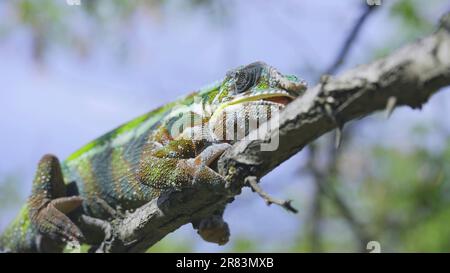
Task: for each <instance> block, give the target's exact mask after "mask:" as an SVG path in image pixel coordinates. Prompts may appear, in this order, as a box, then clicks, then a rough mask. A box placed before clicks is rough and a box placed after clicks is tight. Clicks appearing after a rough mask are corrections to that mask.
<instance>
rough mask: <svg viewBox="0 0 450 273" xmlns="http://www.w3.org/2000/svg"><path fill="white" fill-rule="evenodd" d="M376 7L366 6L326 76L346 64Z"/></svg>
mask: <svg viewBox="0 0 450 273" xmlns="http://www.w3.org/2000/svg"><path fill="white" fill-rule="evenodd" d="M375 7H376V6H371V5H365V8H364V10H363V12H362V13H361V15H360V16H359V18H358V20H356V22H355V24H354V25H353V28H352V30H351V31H350V33H349V35H348V36H347V39H345V42H344V44H343V45H342V48H341V50H340V51H339V54H338V55H337V57H336V60H335V61H334V63H333V64H332V65H331V66H330V67H329V68H328V69H326V70H325V74H329V75H332V74H334V73H335V72H336V70H337V69H338V68H339V67H340V66H341V65H342V64H343V63H344V60H345V58H346V57H347V54H348V53H349V52H350V49H351V48H352V45H353V42H354V41H355V40H356V37H358V34H359V32H360V30H361V29H362V27H363V25H364V23H365V22H366V21H367V18H369V15H370V14H371V13H372V12H373V11H374V10H376V8H375Z"/></svg>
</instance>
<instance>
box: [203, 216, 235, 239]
mask: <svg viewBox="0 0 450 273" xmlns="http://www.w3.org/2000/svg"><path fill="white" fill-rule="evenodd" d="M197 233H198V234H199V235H200V236H201V237H202V239H203V240H205V241H207V242H211V243H216V244H218V245H224V244H226V243H227V242H228V240H229V238H230V229H229V228H228V224H227V223H226V222H225V221H224V220H223V218H222V217H221V216H218V215H213V216H211V217H209V218H206V219H202V220H201V221H200V224H199V226H198V231H197Z"/></svg>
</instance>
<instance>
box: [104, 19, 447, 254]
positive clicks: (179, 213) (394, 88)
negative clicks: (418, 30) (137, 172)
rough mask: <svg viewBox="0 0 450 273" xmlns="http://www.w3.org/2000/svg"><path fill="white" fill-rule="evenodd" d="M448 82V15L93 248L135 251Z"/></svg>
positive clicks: (316, 92) (292, 109) (297, 105)
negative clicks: (210, 181)
mask: <svg viewBox="0 0 450 273" xmlns="http://www.w3.org/2000/svg"><path fill="white" fill-rule="evenodd" d="M449 85H450V14H447V15H445V16H444V17H443V19H442V20H441V24H440V26H439V28H438V29H437V30H436V32H435V33H433V34H432V35H430V36H428V37H426V38H424V39H421V40H419V41H417V42H414V43H412V44H410V45H407V46H405V47H403V48H402V49H400V50H397V51H395V52H393V53H392V54H390V55H389V56H387V57H385V58H383V59H380V60H378V61H375V62H373V63H370V64H367V65H362V66H359V67H357V68H355V69H352V70H349V71H346V72H344V73H342V74H340V75H338V76H336V77H335V78H331V77H323V80H322V82H321V83H320V84H318V85H316V86H314V87H312V88H310V89H308V90H307V92H306V94H305V95H304V96H303V97H301V98H299V99H297V100H295V101H294V102H292V103H291V104H289V105H288V106H287V107H286V108H285V109H284V111H283V112H282V113H281V114H280V118H279V121H280V122H279V126H278V129H279V130H278V131H272V132H269V133H266V134H265V140H266V141H267V140H269V139H273V138H275V137H279V147H278V149H277V150H275V151H272V152H267V151H266V152H264V151H261V149H260V145H261V144H262V143H264V141H263V140H253V141H247V140H245V141H240V142H238V143H236V144H235V145H234V146H233V148H232V149H231V150H229V151H227V152H226V153H225V154H224V155H223V156H222V157H221V159H220V160H219V163H218V171H219V173H221V174H222V175H224V176H225V177H226V178H227V180H228V183H227V185H215V186H211V185H195V186H194V187H193V188H190V189H186V190H183V191H179V192H176V191H173V192H170V193H166V194H164V195H163V196H161V197H160V198H158V199H157V200H153V201H152V202H150V203H148V204H147V205H145V206H143V207H141V208H139V209H137V210H136V211H135V212H133V213H131V214H128V215H127V216H126V217H125V218H124V219H117V220H115V221H113V223H112V231H111V234H110V236H108V238H107V240H105V242H104V243H103V245H102V246H101V248H100V249H99V250H101V251H106V252H141V251H145V250H146V249H148V248H149V247H151V246H152V245H153V244H155V243H156V242H158V241H159V240H160V239H162V238H163V237H164V236H166V235H167V234H168V233H170V232H172V231H174V230H176V229H178V228H179V227H180V226H182V225H184V224H187V223H189V222H190V221H191V220H193V219H197V218H202V217H205V216H207V215H210V214H211V213H213V212H214V211H217V210H219V211H220V210H221V209H223V207H224V206H225V205H226V204H227V203H229V202H230V201H232V198H233V197H234V196H236V195H238V194H240V192H241V189H242V187H243V186H245V183H244V181H245V179H246V178H247V177H252V176H254V177H257V178H261V177H262V176H264V175H265V174H267V173H268V172H270V171H271V170H273V169H274V168H276V167H277V166H278V165H279V164H281V163H282V162H284V161H285V160H287V159H288V158H289V157H291V156H292V155H294V154H296V153H298V152H299V151H300V150H302V148H303V147H305V146H306V145H307V144H308V143H310V142H312V141H313V140H315V139H317V138H319V137H320V136H321V135H323V134H324V133H326V132H328V131H330V130H333V129H335V128H337V127H340V126H343V125H344V124H345V123H346V122H348V121H350V120H353V119H359V118H362V117H364V116H366V115H369V114H371V113H374V112H376V111H378V110H384V109H386V108H388V111H389V110H392V109H393V108H394V107H398V106H405V105H406V106H410V107H412V108H420V107H421V106H422V105H423V104H424V103H426V102H427V100H428V98H429V97H430V96H431V95H433V94H434V93H435V92H436V91H438V90H439V89H441V88H443V87H446V86H449Z"/></svg>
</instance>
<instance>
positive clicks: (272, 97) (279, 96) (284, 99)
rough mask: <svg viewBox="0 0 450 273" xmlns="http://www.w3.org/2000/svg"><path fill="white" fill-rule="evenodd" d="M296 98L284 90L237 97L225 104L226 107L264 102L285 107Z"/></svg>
mask: <svg viewBox="0 0 450 273" xmlns="http://www.w3.org/2000/svg"><path fill="white" fill-rule="evenodd" d="M295 98H296V97H295V96H293V95H291V94H290V93H288V92H287V91H284V90H267V91H263V92H261V93H258V94H254V95H250V96H243V97H238V98H236V99H234V100H232V101H230V102H228V103H226V106H230V105H235V104H239V103H245V102H258V101H261V102H265V103H270V104H272V103H275V104H277V105H280V106H283V107H284V106H286V105H287V104H289V103H290V102H292V101H293V100H294V99H295Z"/></svg>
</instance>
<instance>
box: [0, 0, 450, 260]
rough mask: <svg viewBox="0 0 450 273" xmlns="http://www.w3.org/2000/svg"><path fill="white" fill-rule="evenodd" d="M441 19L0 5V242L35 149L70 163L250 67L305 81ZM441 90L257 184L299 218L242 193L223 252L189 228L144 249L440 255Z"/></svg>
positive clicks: (327, 141)
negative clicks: (373, 245)
mask: <svg viewBox="0 0 450 273" xmlns="http://www.w3.org/2000/svg"><path fill="white" fill-rule="evenodd" d="M449 9H450V4H449V3H448V2H447V1H444V0H432V1H426V2H425V1H418V0H396V1H395V0H394V1H382V5H381V6H379V7H378V8H377V9H376V10H372V11H370V12H368V10H369V8H368V6H367V3H366V1H362V0H347V1H312V0H308V1H295V0H283V1H275V0H271V1H258V0H248V1H237V0H189V1H180V0H179V1H176V0H151V1H150V0H149V1H141V0H134V1H118V0H117V1H116V0H114V1H108V0H84V1H83V0H81V5H80V6H70V5H68V4H67V3H66V2H65V1H56V0H42V1H32V0H16V1H0V75H1V76H0V88H1V90H0V111H1V115H0V116H1V118H0V125H1V127H2V134H1V136H0V140H1V141H0V150H1V151H2V155H3V160H1V161H0V162H2V164H0V230H2V229H3V228H4V227H5V226H6V225H7V224H8V222H9V221H10V220H11V218H12V217H13V216H14V215H15V213H17V211H18V209H19V207H20V206H21V204H23V202H24V201H25V199H26V196H27V195H28V194H29V192H30V188H31V180H32V177H33V173H34V169H35V164H36V162H37V161H38V159H39V157H40V156H41V155H42V154H44V153H47V152H53V153H55V154H57V155H58V156H60V157H61V158H64V157H65V156H67V155H69V154H70V153H71V152H73V151H74V150H75V149H76V148H77V147H80V146H81V145H83V144H84V143H86V142H87V141H89V140H90V139H93V138H95V137H97V136H99V135H100V134H102V133H104V132H106V131H108V130H110V129H112V128H114V127H116V126H117V125H118V124H120V123H122V122H125V121H127V120H129V119H130V118H132V117H134V116H136V115H139V114H141V113H143V112H146V111H148V110H150V109H152V108H155V107H157V106H158V105H161V104H163V103H167V102H169V101H171V100H173V99H175V98H176V97H178V96H180V95H182V94H185V93H187V92H189V91H191V90H195V89H197V88H199V87H201V86H202V85H204V84H205V83H208V82H211V81H214V80H217V79H219V78H220V77H222V76H223V75H224V73H225V72H226V70H228V69H230V68H233V67H235V66H237V65H241V64H245V63H250V62H252V61H255V60H263V61H266V62H268V63H270V64H272V65H274V66H276V67H278V68H280V70H281V71H283V72H286V73H294V74H298V75H300V76H301V77H304V78H306V79H307V80H308V82H309V83H310V85H314V84H315V83H316V82H317V81H318V79H319V78H320V76H321V75H322V74H323V73H324V72H326V71H328V72H330V73H339V71H342V70H345V69H347V68H349V67H353V66H355V65H357V64H361V63H366V62H369V61H371V60H373V59H375V58H379V57H381V56H384V55H386V54H388V53H389V52H391V51H392V50H394V49H395V48H398V47H399V46H401V45H402V44H406V43H408V42H410V41H413V40H414V39H416V38H419V37H421V36H424V35H426V34H427V33H430V32H431V31H433V27H434V26H435V25H436V22H437V19H438V18H439V16H440V15H441V14H442V13H444V11H446V10H449ZM355 28H357V31H356V33H354V34H355V35H354V37H353V38H349V37H351V36H352V35H351V34H352V31H354V30H355ZM346 41H350V42H349V43H348V44H347V43H346ZM345 50H346V52H345V54H342V53H343V51H345ZM341 57H342V58H341ZM447 93H448V92H441V93H439V94H438V95H436V96H435V97H433V98H432V99H431V101H430V102H429V103H428V104H426V105H425V107H424V109H423V110H422V111H421V112H419V111H413V110H410V109H400V110H398V111H396V112H395V113H394V114H393V116H392V117H391V118H390V119H388V120H386V119H385V118H384V116H383V115H382V114H377V115H373V116H371V117H369V118H366V119H364V120H362V121H358V122H357V123H353V124H350V125H349V126H348V128H346V129H345V131H344V137H343V144H342V146H341V148H340V149H339V150H336V149H335V148H334V134H329V135H326V136H324V137H322V138H321V139H319V140H318V141H317V142H316V143H314V144H312V145H311V146H310V147H309V149H308V151H303V152H301V153H300V154H299V155H297V156H295V157H293V158H292V159H291V160H289V161H288V162H286V163H284V164H283V165H282V166H280V167H279V168H278V169H276V170H275V171H274V172H272V173H271V174H269V175H268V176H266V177H265V178H264V183H263V186H264V187H265V188H266V189H267V190H268V191H269V192H270V193H272V194H274V195H278V196H285V197H288V198H290V199H293V200H294V205H295V206H296V207H298V208H300V213H299V214H298V215H292V214H288V213H286V212H285V211H283V210H281V209H280V208H277V207H270V208H267V207H266V206H265V205H264V202H263V201H262V200H260V199H259V198H258V197H256V195H254V194H252V193H251V191H250V190H246V191H244V192H243V194H242V195H241V196H240V197H239V198H238V199H237V200H236V201H235V202H234V203H232V204H231V205H230V206H229V208H228V210H227V211H226V213H225V219H226V220H228V222H229V224H230V227H231V232H232V237H231V241H230V243H229V244H228V245H226V246H225V247H218V246H214V245H211V244H208V243H205V242H202V241H201V240H199V239H198V236H197V235H196V234H195V232H194V231H193V230H192V229H191V227H183V228H181V229H179V230H177V231H176V232H174V233H173V234H170V235H169V236H167V237H166V238H165V239H164V240H162V241H161V242H159V243H158V244H157V245H155V246H154V247H153V248H152V249H150V252H172V251H178V252H190V251H238V252H241V251H242V252H248V251H252V252H258V251H281V252H286V251H293V252H298V251H300V252H309V251H318V252H330V251H349V252H350V251H367V250H366V245H367V243H368V241H378V242H380V244H381V250H382V251H432V252H440V251H446V252H447V251H450V231H449V229H448V228H447V225H448V224H449V223H450V210H449V206H448V205H449V203H450V181H449V180H450V164H448V162H449V160H450V124H449V122H448V120H447V117H448V116H450V115H449V114H450V113H449V110H448V109H450V107H449V106H450V96H449V94H447ZM267 219H270V221H268V220H267Z"/></svg>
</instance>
